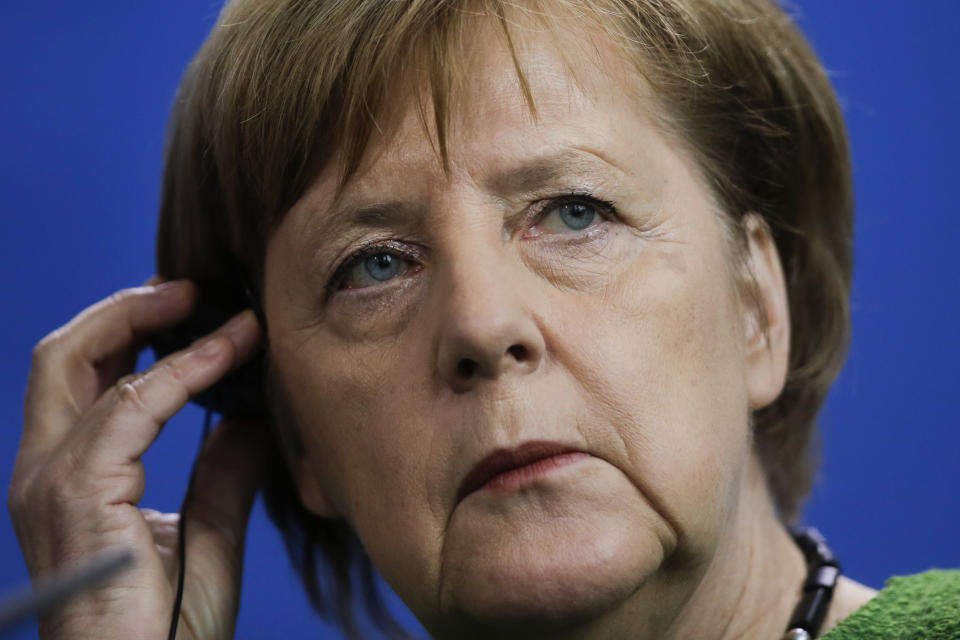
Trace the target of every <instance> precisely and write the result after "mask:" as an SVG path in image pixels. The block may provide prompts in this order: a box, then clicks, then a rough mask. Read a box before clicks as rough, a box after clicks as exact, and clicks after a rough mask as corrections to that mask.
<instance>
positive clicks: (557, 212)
mask: <svg viewBox="0 0 960 640" xmlns="http://www.w3.org/2000/svg"><path fill="white" fill-rule="evenodd" d="M592 200H593V198H589V199H588V198H578V199H576V200H561V201H560V202H558V203H556V204H552V205H548V206H547V207H546V208H545V210H544V213H543V214H542V217H541V219H540V222H538V223H537V226H539V227H541V228H544V229H545V230H547V231H550V232H551V233H569V232H570V231H583V230H584V229H586V228H588V227H590V226H591V225H593V224H594V223H595V222H597V221H598V217H600V216H602V214H603V213H604V212H606V211H608V210H609V209H610V207H609V206H608V205H607V204H606V203H603V202H600V201H597V202H591V201H592ZM600 219H602V218H600Z"/></svg>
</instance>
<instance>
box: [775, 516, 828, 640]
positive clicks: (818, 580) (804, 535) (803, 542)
mask: <svg viewBox="0 0 960 640" xmlns="http://www.w3.org/2000/svg"><path fill="white" fill-rule="evenodd" d="M792 534H793V539H794V541H795V542H796V543H797V546H798V547H800V550H801V551H803V556H804V557H805V558H806V560H807V579H806V580H804V582H803V595H802V596H801V597H800V603H799V604H797V608H796V609H794V610H793V615H792V616H790V624H788V625H787V630H786V632H785V633H784V634H783V637H782V638H781V640H810V639H811V638H816V637H817V634H818V633H820V627H821V625H823V619H824V618H825V617H826V615H827V609H829V608H830V599H831V598H832V597H833V589H834V587H836V586H837V579H838V578H839V577H840V573H841V569H840V563H839V562H838V561H837V558H836V556H834V555H833V552H832V551H830V547H828V546H827V541H826V540H825V539H824V537H823V535H821V534H820V532H819V531H817V530H816V529H814V528H813V527H806V528H802V529H795V530H794V531H793V532H792Z"/></svg>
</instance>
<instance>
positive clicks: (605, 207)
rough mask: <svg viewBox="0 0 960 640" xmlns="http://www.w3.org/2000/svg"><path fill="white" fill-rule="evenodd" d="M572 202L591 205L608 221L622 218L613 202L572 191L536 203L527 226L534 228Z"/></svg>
mask: <svg viewBox="0 0 960 640" xmlns="http://www.w3.org/2000/svg"><path fill="white" fill-rule="evenodd" d="M571 202H581V203H585V204H589V205H590V206H592V207H595V208H596V209H597V212H598V213H599V214H600V215H601V216H602V217H604V218H606V219H608V220H619V218H620V216H619V214H618V213H617V207H616V205H615V204H614V203H613V202H612V201H609V200H604V199H603V198H599V197H597V196H595V195H594V194H592V193H590V192H589V191H570V192H567V193H565V194H563V195H559V196H553V197H548V198H541V199H539V200H537V201H536V202H534V203H533V206H532V207H531V209H533V211H531V213H530V215H529V217H528V222H527V225H528V226H532V225H534V224H536V223H537V222H539V221H540V220H541V219H543V218H544V217H546V216H547V215H548V214H550V213H552V212H553V211H555V210H556V209H557V208H559V207H561V206H562V205H564V204H568V203H571Z"/></svg>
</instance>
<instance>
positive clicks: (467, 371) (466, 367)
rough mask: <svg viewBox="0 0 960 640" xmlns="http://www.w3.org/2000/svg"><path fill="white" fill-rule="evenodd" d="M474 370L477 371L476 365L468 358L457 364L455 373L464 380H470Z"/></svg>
mask: <svg viewBox="0 0 960 640" xmlns="http://www.w3.org/2000/svg"><path fill="white" fill-rule="evenodd" d="M476 370H477V363H476V362H474V361H473V360H470V359H468V358H464V359H462V360H461V361H460V362H458V363H457V373H458V374H459V375H460V377H461V378H463V379H464V380H469V379H470V378H472V377H473V374H474V372H475V371H476Z"/></svg>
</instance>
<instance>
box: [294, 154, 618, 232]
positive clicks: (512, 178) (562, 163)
mask: <svg viewBox="0 0 960 640" xmlns="http://www.w3.org/2000/svg"><path fill="white" fill-rule="evenodd" d="M611 169H613V170H616V171H618V172H621V171H622V170H621V169H620V168H619V167H618V166H617V165H616V164H614V163H612V162H611V161H610V160H608V159H607V158H604V157H603V156H602V155H601V154H599V153H597V152H595V151H591V150H589V149H586V148H582V147H577V148H571V149H563V150H561V151H558V152H554V153H547V154H543V155H539V156H535V157H533V158H527V159H525V160H524V161H523V162H521V163H518V164H517V165H514V166H511V167H508V168H505V169H501V170H498V171H497V172H496V173H495V174H494V175H492V176H491V177H490V178H488V179H487V180H485V181H484V182H483V183H482V184H483V187H484V189H485V190H486V191H488V192H489V193H492V194H495V195H497V196H500V197H507V198H509V197H510V196H516V195H519V194H527V193H532V192H536V191H537V190H539V189H543V188H544V187H547V186H554V185H556V184H557V183H558V182H559V181H561V180H562V179H564V178H568V177H570V176H576V175H580V176H583V175H587V176H590V177H591V178H594V179H595V178H597V177H599V176H600V175H602V174H603V173H605V172H607V171H609V170H611ZM424 214H425V208H424V207H423V206H422V205H419V204H415V203H411V202H408V201H402V200H384V201H379V202H376V201H375V202H369V203H366V204H354V203H353V202H352V201H351V198H350V196H349V195H346V194H345V195H344V196H343V197H342V198H340V201H339V202H336V203H334V204H333V206H332V207H331V209H330V210H329V213H328V214H327V215H324V216H323V217H324V218H325V219H326V222H325V223H322V224H316V223H314V224H311V225H310V232H309V235H310V236H311V237H313V238H315V237H317V234H323V235H324V236H327V237H337V236H340V235H343V234H345V233H346V232H348V231H349V230H354V229H356V230H360V231H363V230H372V229H390V228H405V229H415V228H416V227H417V226H418V225H420V224H421V223H422V222H423V220H424V217H425V216H424ZM311 244H313V243H312V242H311ZM319 244H321V245H322V243H319Z"/></svg>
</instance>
